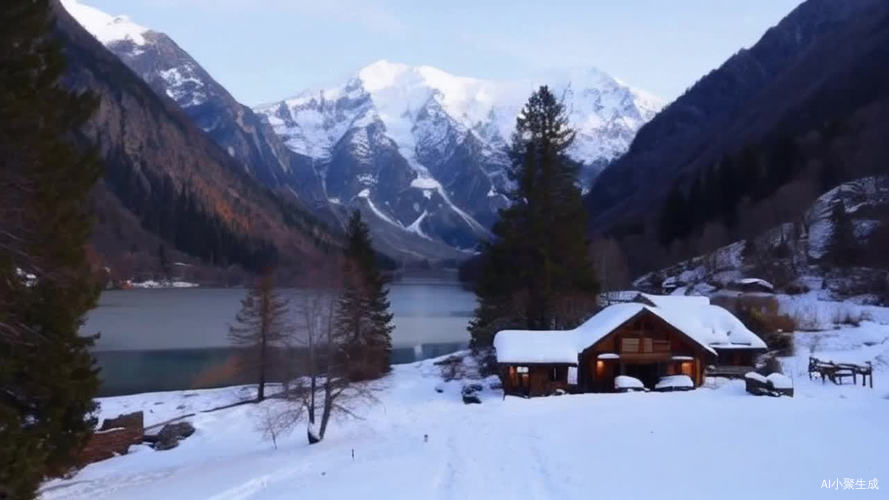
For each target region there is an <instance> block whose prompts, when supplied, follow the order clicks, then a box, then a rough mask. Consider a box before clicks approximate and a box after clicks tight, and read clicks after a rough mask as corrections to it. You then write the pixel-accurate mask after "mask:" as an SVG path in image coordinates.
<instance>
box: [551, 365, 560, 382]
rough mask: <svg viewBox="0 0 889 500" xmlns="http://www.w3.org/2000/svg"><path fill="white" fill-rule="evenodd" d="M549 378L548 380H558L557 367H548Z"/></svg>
mask: <svg viewBox="0 0 889 500" xmlns="http://www.w3.org/2000/svg"><path fill="white" fill-rule="evenodd" d="M549 380H550V382H558V381H559V369H558V368H550V369H549Z"/></svg>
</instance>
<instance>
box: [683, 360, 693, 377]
mask: <svg viewBox="0 0 889 500" xmlns="http://www.w3.org/2000/svg"><path fill="white" fill-rule="evenodd" d="M679 369H680V370H682V374H683V375H688V376H689V377H694V364H692V362H691V361H683V362H682V364H681V365H680V366H679Z"/></svg>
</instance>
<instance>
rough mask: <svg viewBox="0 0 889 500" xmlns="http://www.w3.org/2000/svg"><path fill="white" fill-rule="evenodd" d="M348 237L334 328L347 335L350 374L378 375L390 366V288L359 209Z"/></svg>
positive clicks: (357, 376)
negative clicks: (342, 286) (381, 271)
mask: <svg viewBox="0 0 889 500" xmlns="http://www.w3.org/2000/svg"><path fill="white" fill-rule="evenodd" d="M347 240H348V243H347V246H346V250H345V255H344V257H345V259H344V261H343V262H344V264H343V276H344V290H343V293H342V296H341V297H340V300H339V304H338V308H337V316H336V328H337V330H338V331H339V332H340V333H341V334H342V335H344V336H345V338H346V339H347V341H346V346H345V348H344V352H345V353H346V355H347V356H348V358H349V362H348V367H349V368H348V369H349V378H350V379H351V380H367V379H373V378H378V377H380V376H382V375H383V374H385V373H387V372H388V371H389V369H390V367H389V356H390V354H391V351H392V338H391V334H392V330H393V328H394V326H393V325H392V313H390V312H389V291H388V290H387V289H386V288H385V284H386V282H385V280H384V279H383V276H382V275H381V274H380V270H379V268H378V267H377V258H376V252H374V249H373V245H372V244H371V240H370V234H369V232H368V229H367V225H366V224H365V223H364V221H362V220H361V212H359V211H358V210H355V211H354V212H352V217H351V218H350V219H349V226H348V229H347Z"/></svg>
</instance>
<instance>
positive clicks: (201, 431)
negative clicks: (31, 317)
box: [42, 309, 889, 500]
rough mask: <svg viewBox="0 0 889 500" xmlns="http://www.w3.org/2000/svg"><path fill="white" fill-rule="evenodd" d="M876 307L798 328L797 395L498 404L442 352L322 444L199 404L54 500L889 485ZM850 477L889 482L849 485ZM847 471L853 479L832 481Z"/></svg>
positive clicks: (884, 330)
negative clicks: (864, 369) (168, 438)
mask: <svg viewBox="0 0 889 500" xmlns="http://www.w3.org/2000/svg"><path fill="white" fill-rule="evenodd" d="M871 318H872V320H870V321H864V322H862V323H861V326H860V327H851V326H846V327H842V328H839V329H831V330H827V331H821V332H800V333H798V334H796V338H797V354H796V355H795V356H793V357H789V358H784V359H783V364H784V367H785V372H786V373H787V374H788V375H789V376H790V377H791V378H792V379H793V380H794V384H795V387H796V397H794V398H792V399H791V398H783V397H782V398H771V397H756V396H752V395H749V394H747V393H745V392H744V387H743V383H742V382H740V381H726V380H722V379H715V380H709V381H708V384H707V386H706V387H704V388H700V389H698V390H695V391H690V392H684V393H683V392H677V393H631V394H586V395H573V396H560V397H549V398H537V399H530V400H524V399H518V398H512V397H509V398H506V399H503V397H502V394H501V393H500V391H495V390H492V389H490V388H487V387H486V388H485V390H484V391H483V393H482V404H480V405H468V406H467V405H464V404H463V403H462V402H461V400H460V388H461V384H460V383H459V382H449V383H444V384H443V383H442V382H441V378H440V377H439V369H438V367H436V366H435V365H433V364H432V362H431V361H428V360H427V361H423V362H419V363H414V364H410V365H400V366H396V367H395V368H394V370H393V373H392V374H391V375H390V376H389V377H387V378H386V379H384V380H383V381H381V382H380V383H379V384H378V387H377V389H378V390H377V393H376V396H377V398H378V399H379V401H378V402H377V403H376V404H375V405H369V406H366V407H363V408H360V409H359V410H358V413H359V414H360V415H361V417H362V418H361V419H356V418H348V419H339V420H337V421H336V422H334V423H333V424H332V427H331V428H330V429H329V430H328V435H327V437H326V438H325V440H324V441H323V442H322V443H320V444H318V445H314V446H308V445H307V444H306V438H305V428H304V427H301V428H298V429H296V431H295V432H294V433H293V434H292V435H290V436H288V437H286V438H284V439H280V438H279V441H278V448H277V449H275V448H274V447H273V445H272V443H271V442H270V441H266V440H264V439H263V437H262V433H261V432H260V431H259V430H257V422H258V421H259V418H260V415H262V414H263V413H264V411H265V410H264V408H263V407H262V406H257V405H243V406H238V407H234V408H230V409H227V410H221V411H217V412H212V413H198V414H197V415H196V416H195V417H192V418H190V419H189V420H190V421H191V422H192V423H193V424H194V425H195V427H196V428H197V432H196V433H195V434H194V435H193V436H192V437H190V438H188V439H186V440H185V441H183V442H182V443H181V444H180V445H179V447H178V448H176V449H173V450H169V451H163V452H157V451H154V450H152V449H151V448H149V447H147V446H144V445H143V446H137V447H133V448H131V452H130V454H128V455H125V456H120V457H116V458H113V459H110V460H106V461H104V462H99V463H96V464H92V465H90V466H88V467H86V468H85V469H83V470H82V471H80V472H79V473H78V474H77V475H76V476H74V477H73V478H71V479H67V480H54V481H51V482H48V483H46V484H45V485H44V487H43V490H42V498H44V499H87V498H88V499H101V498H126V499H142V498H144V499H164V500H172V499H179V498H188V499H192V498H194V499H218V500H223V499H232V500H233V499H246V498H273V499H275V498H312V499H326V498H348V497H355V496H362V497H365V498H387V499H399V498H409V499H411V500H416V499H426V498H443V499H451V498H454V499H463V498H486V499H488V498H523V499H536V498H592V497H595V498H607V499H618V498H655V497H658V498H720V499H729V498H739V499H742V498H743V499H751V498H757V499H762V498H782V499H796V498H799V499H811V498H815V497H816V496H817V497H819V498H820V497H832V496H834V495H842V496H843V497H845V496H847V495H848V496H849V497H850V498H852V497H854V498H859V497H860V498H889V458H887V457H889V366H887V362H889V314H886V310H885V309H884V310H880V311H875V314H872V315H871ZM810 352H812V353H813V354H814V355H815V356H817V357H819V358H822V359H832V360H838V361H839V360H843V361H846V360H848V361H858V362H860V361H866V360H870V361H873V362H874V366H875V376H874V388H873V389H869V388H863V387H861V386H860V385H859V386H853V385H851V384H849V385H843V386H834V385H832V384H831V383H830V382H828V383H827V384H824V385H822V383H821V382H820V381H817V380H816V381H810V380H809V379H808V376H807V374H806V366H807V360H808V356H809V353H810ZM859 383H860V382H859ZM436 386H439V387H440V388H443V392H442V393H438V392H436V390H435V388H436ZM250 394H251V390H250V389H249V388H226V389H214V390H202V391H176V392H168V393H154V394H141V395H134V396H122V397H114V398H106V399H103V400H102V401H101V402H102V413H103V416H116V415H117V414H119V413H122V412H128V411H134V410H138V409H141V410H143V411H145V416H146V425H151V424H153V423H158V422H162V421H164V420H167V419H168V418H170V417H172V416H176V415H180V414H184V413H191V412H195V411H200V410H202V409H206V408H211V407H215V406H219V405H224V404H228V403H231V402H234V401H238V400H240V399H242V398H244V397H248V396H249V395H250ZM275 404H280V403H278V402H274V401H272V402H266V403H264V405H263V406H265V405H275ZM424 435H428V441H426V440H425V439H424ZM353 450H354V459H353V457H352V452H353ZM844 478H852V479H854V480H857V479H863V480H865V481H870V480H873V479H875V478H876V479H877V480H878V481H880V482H881V481H886V483H883V484H880V483H878V484H879V486H880V488H881V489H879V490H863V491H843V489H842V486H841V484H842V481H843V479H844ZM838 479H839V482H840V490H839V491H834V490H833V489H831V490H830V491H825V489H823V488H822V482H823V481H825V480H826V481H829V482H835V481H837V480H838Z"/></svg>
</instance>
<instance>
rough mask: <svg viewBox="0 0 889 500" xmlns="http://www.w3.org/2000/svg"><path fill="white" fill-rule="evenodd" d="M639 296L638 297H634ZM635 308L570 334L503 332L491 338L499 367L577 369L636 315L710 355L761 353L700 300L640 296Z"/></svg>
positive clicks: (730, 319)
mask: <svg viewBox="0 0 889 500" xmlns="http://www.w3.org/2000/svg"><path fill="white" fill-rule="evenodd" d="M640 295H641V294H640ZM644 297H645V298H646V299H647V300H648V301H651V302H652V303H656V304H660V305H659V306H656V307H654V306H651V305H646V304H643V303H639V302H627V303H621V304H614V305H610V306H608V307H606V308H604V309H602V310H601V311H599V313H598V314H596V315H595V316H593V317H592V318H590V319H589V320H587V321H586V322H585V323H583V324H582V325H580V326H578V327H577V328H575V329H573V330H566V331H532V330H505V331H501V332H498V333H497V335H496V336H495V337H494V348H495V349H496V351H497V362H499V363H577V356H578V354H579V353H580V352H582V351H584V350H585V349H587V348H589V347H591V346H593V345H595V344H596V343H597V342H599V341H600V340H602V339H603V338H605V337H606V336H607V335H609V334H610V333H611V332H613V331H614V330H615V329H617V328H618V327H619V326H621V325H622V324H624V323H626V322H627V321H629V320H630V319H631V318H633V317H634V316H636V315H637V314H639V313H640V312H642V311H648V312H651V313H653V314H655V315H656V316H658V317H660V318H661V319H663V320H664V321H666V322H667V323H669V324H671V325H673V326H674V327H675V328H676V329H678V330H679V331H681V332H682V333H684V334H685V335H687V336H688V337H689V338H691V339H692V340H693V341H695V342H696V343H697V344H699V345H700V346H701V347H703V348H704V349H706V350H707V351H709V352H711V353H714V354H715V353H716V351H715V350H714V349H716V348H718V349H751V348H753V349H765V347H766V344H765V342H763V341H762V339H760V338H759V337H758V336H757V335H756V334H755V333H753V332H751V331H750V330H748V329H747V327H745V326H744V324H743V323H741V320H739V319H738V318H736V317H735V316H734V315H733V314H732V313H730V312H728V311H727V310H725V309H723V308H722V307H719V306H715V305H712V304H710V300H709V299H708V298H706V297H672V296H671V297H665V296H659V295H647V294H646V295H644Z"/></svg>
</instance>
